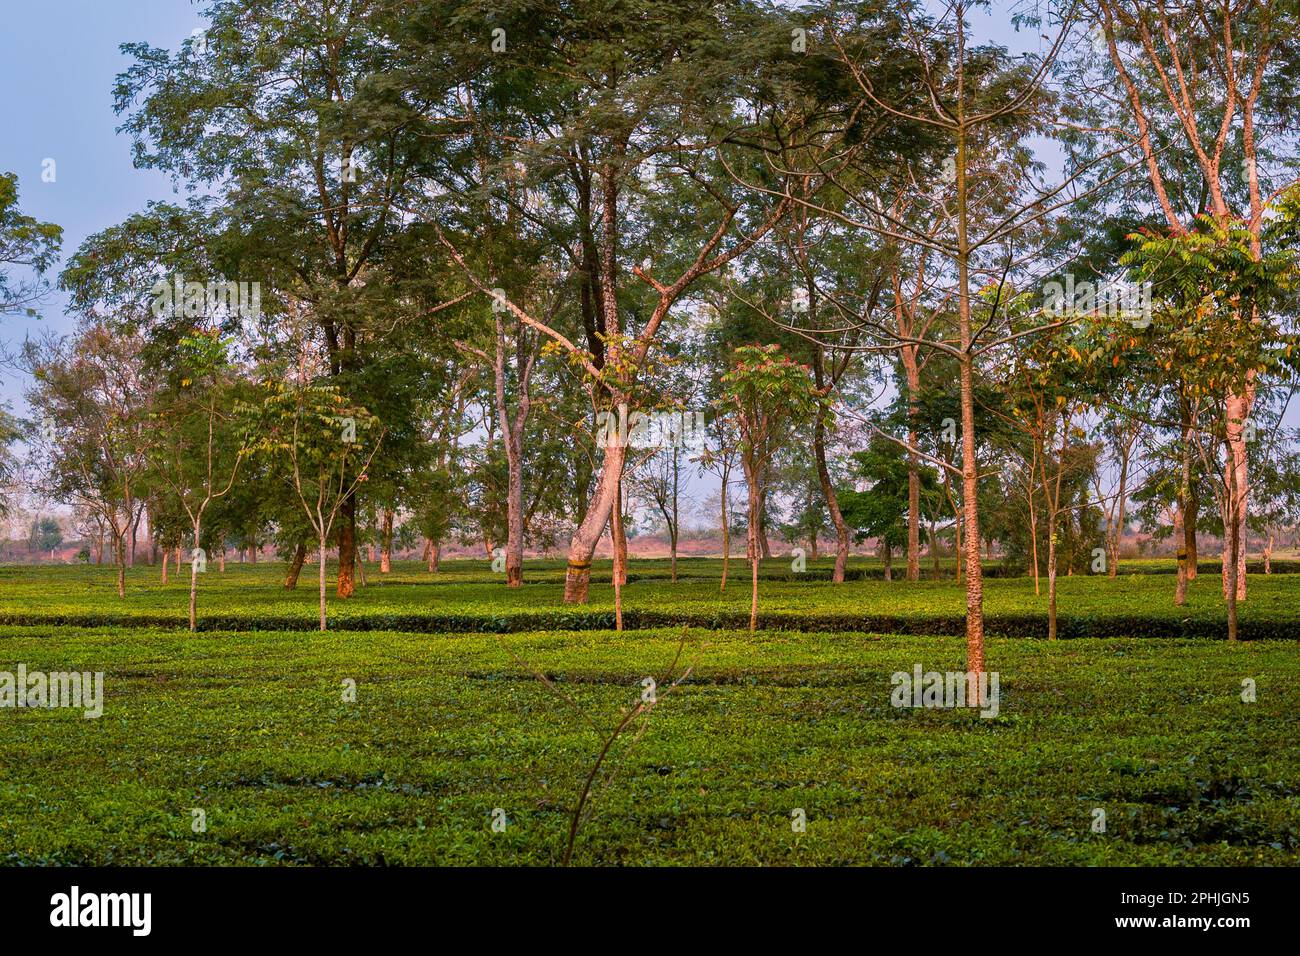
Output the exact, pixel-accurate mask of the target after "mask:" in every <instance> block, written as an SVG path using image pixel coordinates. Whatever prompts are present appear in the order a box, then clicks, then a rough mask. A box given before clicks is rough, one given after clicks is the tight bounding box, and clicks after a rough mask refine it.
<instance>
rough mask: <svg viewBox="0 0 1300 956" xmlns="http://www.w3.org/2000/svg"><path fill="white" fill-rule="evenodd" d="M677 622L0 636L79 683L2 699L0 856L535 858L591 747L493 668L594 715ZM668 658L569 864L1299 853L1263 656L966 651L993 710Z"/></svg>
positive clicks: (1171, 644) (759, 644) (1293, 773)
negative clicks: (680, 680) (74, 699)
mask: <svg viewBox="0 0 1300 956" xmlns="http://www.w3.org/2000/svg"><path fill="white" fill-rule="evenodd" d="M679 640H680V636H679V634H678V633H677V632H676V631H669V630H656V631H645V632H627V633H623V634H614V633H611V632H606V631H585V632H567V633H565V632H534V633H521V634H511V635H506V636H502V637H495V636H490V635H482V634H478V635H461V636H457V637H450V638H436V639H433V638H430V637H429V636H427V635H412V634H402V633H388V632H364V633H363V632H344V633H332V634H326V635H320V634H313V633H310V632H300V633H270V632H264V633H250V632H234V633H203V634H200V635H196V636H192V635H189V634H184V633H179V632H176V631H174V630H157V629H121V628H84V629H58V630H50V629H41V628H17V627H0V670H13V669H14V667H15V666H16V664H17V663H18V662H20V661H21V662H23V663H25V664H26V666H27V667H28V669H29V670H35V669H43V670H47V671H49V670H59V669H74V668H75V669H79V670H102V671H104V672H105V673H106V678H105V682H106V692H105V711H104V716H103V717H101V718H100V719H98V720H86V719H83V718H82V716H81V715H80V713H79V712H74V711H65V710H52V711H48V710H47V711H32V710H24V711H13V710H6V711H0V734H2V735H3V746H0V861H4V862H7V863H10V864H51V863H53V864H85V865H107V864H186V863H194V864H276V863H285V864H289V863H297V864H326V863H328V864H345V863H366V864H385V863H387V864H398V863H403V864H405V863H410V864H435V863H436V864H453V863H454V864H467V863H476V864H550V863H554V862H556V861H558V859H559V858H560V855H561V853H562V850H563V845H564V839H565V835H566V831H567V826H568V811H569V808H570V807H571V806H572V805H573V801H574V798H575V796H576V793H577V789H578V786H579V781H580V779H581V778H582V776H583V775H584V774H585V773H586V771H587V770H588V769H589V767H590V766H591V763H592V761H593V759H594V756H595V754H596V752H597V751H598V749H599V746H600V742H601V741H600V739H599V737H598V735H597V734H596V732H595V731H594V730H592V729H591V728H590V727H589V726H587V724H586V723H585V722H584V719H583V718H582V717H581V716H580V715H579V714H577V713H575V712H574V711H573V710H572V709H571V708H570V707H568V706H567V705H566V704H565V703H564V702H562V701H561V700H560V699H559V698H557V697H556V696H555V695H554V694H552V693H551V692H550V691H548V690H547V689H546V688H544V687H543V686H542V685H541V684H540V683H539V682H538V681H537V680H535V679H534V678H533V677H532V676H531V674H530V673H529V672H528V670H527V669H521V667H520V666H519V665H518V664H517V663H516V662H515V658H516V657H517V658H519V659H520V660H522V661H525V662H527V665H528V667H536V668H541V669H543V670H544V671H545V672H547V673H548V674H550V675H552V676H553V677H554V679H555V680H556V681H557V682H558V685H559V686H560V687H561V688H562V689H563V690H564V691H565V693H567V694H568V695H570V696H571V697H572V699H573V700H574V701H575V702H576V703H577V704H578V705H579V706H580V708H581V711H582V713H584V714H587V715H589V716H591V717H594V718H596V720H597V722H598V723H599V724H600V725H601V726H611V727H612V725H613V723H614V722H615V721H616V720H617V717H618V715H619V714H620V713H621V712H622V711H623V710H625V709H626V708H627V707H628V706H629V705H630V704H631V703H633V702H634V701H636V700H637V699H638V697H639V694H640V680H641V679H642V678H643V677H644V676H646V675H648V674H659V673H661V672H663V671H664V669H665V668H666V667H667V665H668V664H669V662H670V661H671V660H672V657H673V655H674V653H675V651H676V648H677V644H678V642H679ZM687 657H688V659H689V661H690V663H692V664H693V666H694V671H693V673H692V675H691V677H690V679H689V681H688V682H687V683H686V684H684V685H683V686H682V687H680V688H678V689H677V691H675V692H674V693H673V694H672V695H671V696H668V697H665V698H664V699H663V700H662V702H661V703H660V704H659V706H658V707H656V709H655V710H654V712H653V714H652V716H651V718H650V723H649V726H648V728H647V729H646V730H645V731H644V733H643V734H642V736H640V738H639V739H638V740H637V741H636V742H635V743H634V744H632V741H631V738H624V739H623V740H622V741H621V742H620V743H619V744H618V745H617V746H616V747H615V749H614V753H613V756H612V758H611V760H612V763H611V773H610V775H609V777H608V778H607V779H606V781H605V782H604V783H603V784H602V785H601V786H600V787H599V788H598V791H597V796H596V800H595V804H594V810H593V814H592V816H591V818H590V819H589V820H588V821H587V822H586V824H585V825H584V828H583V829H582V831H581V833H580V836H579V840H578V850H577V854H576V856H575V862H576V863H579V864H721V863H726V864H740V865H744V864H760V863H761V864H846V863H877V864H893V865H923V864H1077V865H1084V864H1088V865H1093V864H1097V865H1101V864H1118V865H1126V864H1227V865H1241V864H1273V865H1293V864H1295V863H1297V862H1300V798H1298V797H1297V794H1298V793H1300V751H1297V749H1296V748H1295V747H1294V746H1292V745H1291V742H1292V741H1294V740H1295V739H1296V737H1297V731H1298V730H1300V727H1297V724H1298V723H1300V708H1298V707H1297V703H1300V700H1298V696H1300V695H1298V694H1297V686H1300V656H1298V655H1297V654H1296V653H1295V647H1294V645H1292V644H1289V643H1284V642H1276V641H1260V642H1255V643H1252V644H1242V645H1238V646H1235V647H1234V646H1229V645H1227V644H1224V643H1218V642H1207V641H1185V640H1170V641H1161V642H1152V641H1143V640H1140V639H1110V640H1079V641H1070V642H1057V643H1055V644H1049V643H1047V642H1045V641H1031V640H1016V639H1013V640H1000V641H995V642H991V644H990V648H989V661H990V667H991V668H992V669H995V670H997V671H998V672H999V673H1000V677H1001V687H1002V701H1001V712H1000V714H999V716H998V717H997V718H996V719H993V720H986V719H981V718H979V717H978V716H977V715H975V714H973V713H971V712H967V711H939V710H900V709H895V708H893V707H891V706H890V704H889V690H890V685H889V676H890V674H891V673H892V672H894V671H896V670H910V669H911V668H912V666H913V664H915V663H921V664H922V665H923V666H924V667H925V668H927V669H929V668H934V669H939V670H947V669H958V668H960V667H961V666H962V653H961V647H960V642H959V641H954V640H952V639H948V638H941V637H917V636H911V637H902V636H881V635H870V634H852V633H842V632H837V633H820V634H815V633H793V632H761V633H759V634H758V635H755V636H754V637H751V636H750V635H749V634H747V633H741V632H731V631H720V632H711V633H707V634H705V633H697V634H694V635H692V636H691V637H690V639H689V646H688V651H687ZM1246 677H1250V678H1253V679H1254V680H1256V681H1257V686H1258V699H1257V701H1256V702H1255V703H1244V702H1243V701H1242V700H1241V698H1240V692H1241V686H1242V684H1241V682H1242V680H1243V678H1246ZM345 679H351V680H355V681H356V683H357V688H358V695H357V700H356V702H355V703H344V702H343V699H342V685H343V681H344V680H345ZM498 807H499V808H502V809H503V810H504V811H505V813H506V819H507V821H508V822H507V825H506V829H505V831H504V832H500V833H498V832H494V831H493V830H492V828H491V826H490V823H491V815H492V812H493V810H494V809H495V808H498ZM194 808H200V809H203V810H204V811H205V813H206V821H207V830H206V832H203V833H194V832H192V831H191V821H192V814H191V811H192V809H194ZM796 808H802V809H803V810H804V811H805V812H806V815H807V821H808V825H807V831H806V832H805V833H802V834H797V833H794V832H793V831H792V828H791V813H792V811H793V810H794V809H796ZM1096 808H1102V809H1104V810H1105V811H1106V817H1107V830H1106V832H1105V833H1104V834H1103V833H1094V832H1092V830H1091V824H1092V820H1093V811H1094V809H1096Z"/></svg>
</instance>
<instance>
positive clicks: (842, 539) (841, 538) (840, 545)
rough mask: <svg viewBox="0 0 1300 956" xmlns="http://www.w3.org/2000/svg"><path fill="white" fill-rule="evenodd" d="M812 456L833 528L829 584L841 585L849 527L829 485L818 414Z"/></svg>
mask: <svg viewBox="0 0 1300 956" xmlns="http://www.w3.org/2000/svg"><path fill="white" fill-rule="evenodd" d="M813 455H814V457H815V458H816V460H817V480H818V482H819V483H820V484H821V486H822V497H823V498H825V499H826V510H827V511H829V512H830V514H831V524H833V525H834V526H835V571H834V573H833V574H832V575H831V582H832V583H834V584H843V583H844V570H845V568H847V567H848V564H849V526H848V525H847V524H846V523H845V521H844V515H843V513H842V512H841V511H840V502H839V498H838V497H837V496H836V494H835V486H834V485H832V484H831V473H830V469H829V468H828V467H827V464H826V421H825V419H824V418H823V416H821V415H820V414H819V415H818V416H817V424H816V425H815V426H814V429H813ZM814 534H815V532H814Z"/></svg>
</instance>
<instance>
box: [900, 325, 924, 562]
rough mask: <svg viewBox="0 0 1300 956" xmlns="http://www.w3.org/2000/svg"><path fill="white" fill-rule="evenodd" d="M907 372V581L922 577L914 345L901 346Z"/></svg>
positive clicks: (918, 387) (917, 375)
mask: <svg viewBox="0 0 1300 956" xmlns="http://www.w3.org/2000/svg"><path fill="white" fill-rule="evenodd" d="M903 365H904V368H905V370H906V372H907V580H909V581H919V580H921V459H920V457H919V456H918V455H917V453H916V416H917V407H916V399H917V394H918V393H919V392H920V390H921V376H920V370H919V369H918V367H917V363H916V346H914V345H910V346H906V347H904V349H903Z"/></svg>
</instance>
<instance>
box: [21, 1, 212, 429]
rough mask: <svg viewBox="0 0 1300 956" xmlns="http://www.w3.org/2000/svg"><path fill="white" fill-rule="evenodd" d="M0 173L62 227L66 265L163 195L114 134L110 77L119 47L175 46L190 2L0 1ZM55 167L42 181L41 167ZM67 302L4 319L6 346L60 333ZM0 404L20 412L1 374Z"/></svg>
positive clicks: (165, 184) (31, 207)
mask: <svg viewBox="0 0 1300 956" xmlns="http://www.w3.org/2000/svg"><path fill="white" fill-rule="evenodd" d="M0 9H2V10H3V16H2V20H3V23H4V28H3V30H0V129H3V130H4V135H3V136H0V171H3V172H12V173H17V174H18V189H19V200H20V205H21V208H22V210H23V211H24V212H26V213H27V214H29V215H32V216H36V217H37V218H38V219H41V220H43V221H46V222H54V223H58V224H59V225H60V226H62V227H63V255H64V258H65V259H66V257H67V256H68V255H70V254H71V253H72V252H74V251H76V248H77V247H78V246H79V245H80V244H81V241H82V240H83V239H85V238H86V237H87V236H88V235H90V234H91V233H93V232H96V231H98V230H100V229H103V228H105V227H107V226H111V225H113V224H114V223H117V222H120V221H121V220H122V219H124V218H126V217H127V216H128V215H130V214H131V213H133V212H136V211H138V210H140V209H141V208H143V206H144V204H145V203H146V202H147V201H148V200H150V199H162V198H165V197H167V196H170V195H171V193H172V187H171V183H170V181H169V180H168V179H167V177H165V176H163V175H161V174H159V173H157V172H154V171H152V170H138V169H134V168H133V167H132V165H131V149H130V141H129V139H128V138H127V137H125V136H119V135H117V133H116V132H115V130H116V128H117V126H118V123H119V120H118V117H117V116H116V115H115V114H114V113H113V80H114V78H115V77H116V76H117V74H118V73H119V72H121V71H122V69H123V68H124V67H125V66H126V65H127V59H126V58H125V57H124V56H123V55H122V54H121V53H120V52H119V51H118V46H119V45H120V44H122V43H126V42H130V41H135V40H143V41H146V42H148V43H151V44H154V45H157V46H167V47H170V48H173V49H174V48H176V47H178V46H179V45H180V43H181V41H182V40H184V39H185V38H186V37H187V36H189V35H190V32H191V31H192V30H194V29H196V28H199V27H201V26H202V23H203V21H202V19H201V18H200V16H199V10H200V9H201V7H200V6H198V5H195V4H192V3H190V2H189V0H41V2H36V3H31V2H21V0H0ZM46 159H52V160H54V162H55V167H54V172H55V181H54V182H43V181H42V179H41V173H42V170H43V168H44V167H43V165H42V164H43V162H44V161H45V160H46ZM63 299H64V297H63V296H62V295H60V294H58V293H55V294H53V295H52V296H51V297H50V298H49V300H48V301H47V302H46V304H45V308H44V309H43V310H42V311H43V313H44V316H43V318H42V319H41V320H39V321H34V320H32V319H27V318H22V317H17V316H6V317H5V318H3V319H0V339H3V340H4V341H6V342H9V343H13V342H16V341H21V340H22V338H23V336H24V334H25V333H28V332H30V333H32V334H39V333H40V331H41V329H42V327H52V328H54V329H56V330H59V331H63V330H67V329H69V328H71V326H72V321H71V320H70V319H68V318H67V317H65V316H64V315H63V308H62V303H63ZM0 376H2V378H3V380H2V381H0V401H2V400H11V401H13V403H14V405H15V407H16V408H17V407H20V406H21V401H20V395H21V391H22V384H21V383H20V382H17V381H15V380H14V374H13V373H12V372H8V371H5V372H0Z"/></svg>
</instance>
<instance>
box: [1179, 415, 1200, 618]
mask: <svg viewBox="0 0 1300 956" xmlns="http://www.w3.org/2000/svg"><path fill="white" fill-rule="evenodd" d="M1182 431H1183V435H1182V438H1183V442H1182V445H1183V447H1182V449H1181V455H1182V461H1181V462H1180V463H1179V466H1180V467H1179V476H1178V502H1177V506H1178V508H1177V511H1176V512H1175V513H1174V541H1175V547H1177V548H1178V552H1177V553H1178V585H1177V587H1176V589H1175V591H1174V606H1175V607H1182V606H1183V605H1184V604H1186V603H1187V582H1188V581H1190V580H1191V579H1192V578H1193V577H1195V576H1196V555H1195V549H1194V548H1192V549H1189V548H1188V546H1187V542H1188V540H1189V539H1190V540H1191V541H1192V543H1193V544H1195V542H1196V529H1195V526H1196V519H1195V518H1194V517H1192V516H1190V515H1189V514H1188V513H1187V507H1188V504H1189V502H1190V501H1191V498H1192V446H1191V444H1190V439H1191V425H1190V424H1189V423H1188V422H1187V421H1186V420H1185V419H1184V424H1183V430H1182ZM1188 521H1190V522H1191V524H1192V532H1191V534H1190V535H1189V534H1188V533H1187V523H1188ZM1180 537H1181V538H1182V540H1181V541H1179V538H1180Z"/></svg>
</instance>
